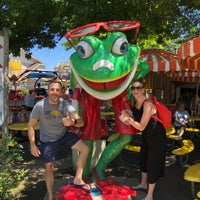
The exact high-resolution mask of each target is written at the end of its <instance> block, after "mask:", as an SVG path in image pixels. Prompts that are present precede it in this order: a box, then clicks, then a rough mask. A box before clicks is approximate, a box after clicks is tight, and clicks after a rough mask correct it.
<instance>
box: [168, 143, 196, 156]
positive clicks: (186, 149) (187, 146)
mask: <svg viewBox="0 0 200 200" xmlns="http://www.w3.org/2000/svg"><path fill="white" fill-rule="evenodd" d="M182 143H183V146H182V147H180V148H178V149H174V150H173V151H172V153H173V154H175V155H177V156H182V155H185V154H188V153H190V152H192V151H193V150H194V144H193V142H192V141H191V140H183V141H182Z"/></svg>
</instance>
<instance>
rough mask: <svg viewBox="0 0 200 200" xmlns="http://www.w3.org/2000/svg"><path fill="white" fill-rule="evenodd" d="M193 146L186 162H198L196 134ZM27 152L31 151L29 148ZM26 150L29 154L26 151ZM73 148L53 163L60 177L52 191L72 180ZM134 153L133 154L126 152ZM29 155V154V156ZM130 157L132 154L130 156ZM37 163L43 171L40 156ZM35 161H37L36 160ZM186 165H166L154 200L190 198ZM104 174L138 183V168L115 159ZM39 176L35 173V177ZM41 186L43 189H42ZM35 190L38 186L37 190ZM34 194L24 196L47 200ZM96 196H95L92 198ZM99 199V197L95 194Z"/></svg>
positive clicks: (140, 194)
mask: <svg viewBox="0 0 200 200" xmlns="http://www.w3.org/2000/svg"><path fill="white" fill-rule="evenodd" d="M194 142H195V150H194V151H193V152H192V153H191V154H190V156H189V161H188V165H193V164H194V163H197V162H200V158H199V155H200V138H195V141H194ZM29 153H30V152H29ZM29 153H28V154H29ZM71 155H72V152H71V151H69V152H68V153H67V154H66V156H65V158H64V157H63V156H62V158H61V159H60V160H59V161H58V163H57V165H56V171H57V172H56V173H57V174H58V173H59V177H58V176H57V178H56V179H55V187H54V191H55V192H56V191H58V190H59V189H60V188H62V187H63V186H65V185H66V184H67V183H69V181H71V180H73V174H74V172H73V167H72V156H71ZM129 156H134V155H129ZM29 157H30V156H29ZM131 158H132V157H131ZM33 160H34V158H31V159H30V158H29V162H33ZM36 161H37V162H38V163H39V165H41V168H40V169H39V170H38V171H39V172H40V174H39V175H40V176H41V175H42V173H44V170H43V166H42V163H41V161H40V160H39V159H37V160H36ZM37 165H38V164H37ZM34 167H35V166H33V169H32V171H31V172H32V173H34V176H38V171H37V172H36V170H35V169H34ZM187 167H188V166H185V167H180V166H179V164H178V162H176V163H174V164H172V165H170V166H168V167H166V174H165V177H164V178H162V179H160V180H159V181H158V183H157V186H156V189H155V196H154V200H191V199H192V198H191V188H190V186H191V185H190V182H187V181H185V180H184V179H183V175H184V172H185V170H186V169H187ZM106 173H107V175H108V177H109V178H112V179H113V180H115V181H117V182H118V183H119V184H121V185H127V186H130V187H132V186H133V185H137V184H138V183H139V180H140V172H139V170H138V169H136V168H133V167H130V166H126V165H122V164H121V163H119V162H118V160H117V159H116V160H115V161H114V162H112V163H111V164H110V165H109V166H108V168H107V172H106ZM37 178H38V177H37ZM41 183H42V186H43V187H44V180H42V181H41V182H37V183H36V184H35V185H34V186H33V190H34V188H37V187H39V185H41ZM45 189H46V188H45V187H44V191H45ZM36 191H37V190H36ZM35 196H37V195H34V198H31V196H27V198H25V199H24V200H35V199H37V200H47V195H45V193H44V195H43V196H41V195H40V196H39V194H38V196H37V198H36V197H35ZM144 196H145V192H144V191H139V192H138V195H137V197H136V199H135V200H141V199H143V198H144ZM94 199H95V198H94ZM97 199H99V200H100V199H101V198H97V197H96V200H97Z"/></svg>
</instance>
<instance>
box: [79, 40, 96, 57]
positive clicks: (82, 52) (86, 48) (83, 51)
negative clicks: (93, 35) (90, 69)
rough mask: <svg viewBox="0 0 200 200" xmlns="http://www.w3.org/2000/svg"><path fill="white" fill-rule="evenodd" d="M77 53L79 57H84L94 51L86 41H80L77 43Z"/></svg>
mask: <svg viewBox="0 0 200 200" xmlns="http://www.w3.org/2000/svg"><path fill="white" fill-rule="evenodd" d="M77 53H78V55H79V57H80V58H83V59H86V58H88V57H90V56H91V55H92V54H93V53H94V50H93V48H92V47H91V45H90V44H89V43H88V42H86V41H81V42H79V43H78V46H77Z"/></svg>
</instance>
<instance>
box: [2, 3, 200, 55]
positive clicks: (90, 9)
mask: <svg viewBox="0 0 200 200" xmlns="http://www.w3.org/2000/svg"><path fill="white" fill-rule="evenodd" d="M111 20H135V21H140V22H141V28H140V33H139V38H138V42H139V45H141V47H144V48H147V47H149V46H153V47H166V46H169V45H170V44H172V43H174V39H176V41H175V42H177V41H178V42H184V41H186V40H188V39H191V38H192V37H195V36H198V35H200V1H199V0H190V1H187V0H117V1H116V0H94V1H91V0H37V1H35V0H29V1H27V0H1V1H0V30H1V29H2V28H3V27H7V28H9V37H10V50H11V51H13V52H15V53H16V52H19V49H20V48H24V49H25V50H27V51H29V50H30V49H31V48H33V47H34V46H35V45H37V46H38V47H39V48H43V47H49V48H54V47H55V45H56V43H57V42H58V40H59V39H60V38H61V37H63V36H64V34H65V33H66V32H67V31H68V30H70V29H72V28H75V27H78V26H82V25H85V24H87V23H91V22H97V21H111ZM177 38H183V39H181V40H180V39H179V40H177Z"/></svg>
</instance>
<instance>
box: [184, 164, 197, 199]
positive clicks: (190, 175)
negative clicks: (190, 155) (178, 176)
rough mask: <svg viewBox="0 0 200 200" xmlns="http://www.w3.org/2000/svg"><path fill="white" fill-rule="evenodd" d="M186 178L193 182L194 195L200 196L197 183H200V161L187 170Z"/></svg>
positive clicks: (195, 196)
mask: <svg viewBox="0 0 200 200" xmlns="http://www.w3.org/2000/svg"><path fill="white" fill-rule="evenodd" d="M184 180H186V181H190V182H191V193H192V197H193V198H194V199H196V198H197V197H198V198H200V191H199V192H197V193H196V189H195V183H200V163H197V164H194V165H192V166H190V167H188V169H187V170H186V171H185V173H184Z"/></svg>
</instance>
